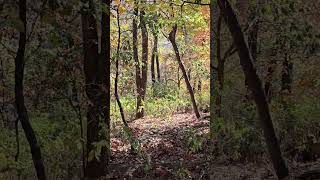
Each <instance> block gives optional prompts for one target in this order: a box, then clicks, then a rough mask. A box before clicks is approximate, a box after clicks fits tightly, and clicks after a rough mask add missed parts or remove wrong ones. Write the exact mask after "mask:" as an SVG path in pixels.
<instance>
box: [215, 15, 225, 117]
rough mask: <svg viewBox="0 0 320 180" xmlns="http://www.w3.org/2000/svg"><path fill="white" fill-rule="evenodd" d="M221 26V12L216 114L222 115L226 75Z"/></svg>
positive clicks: (218, 41)
mask: <svg viewBox="0 0 320 180" xmlns="http://www.w3.org/2000/svg"><path fill="white" fill-rule="evenodd" d="M221 27H222V14H221V13H220V15H219V18H218V22H217V47H216V48H217V62H218V65H217V90H216V91H217V94H216V115H217V116H218V117H221V116H222V115H221V110H222V107H221V103H222V89H223V75H224V60H223V59H222V57H221Z"/></svg>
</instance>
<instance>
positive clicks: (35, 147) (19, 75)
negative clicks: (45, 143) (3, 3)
mask: <svg viewBox="0 0 320 180" xmlns="http://www.w3.org/2000/svg"><path fill="white" fill-rule="evenodd" d="M26 6H27V5H26V0H19V18H20V20H21V21H22V22H23V25H24V30H23V31H21V32H20V35H19V47H18V51H17V55H16V57H15V91H14V92H15V104H16V108H17V113H18V121H20V123H21V126H22V128H23V130H24V133H25V135H26V138H27V140H28V143H29V146H30V149H31V154H32V160H33V164H34V167H35V169H36V173H37V177H38V179H40V180H45V179H47V177H46V173H45V167H44V164H43V159H42V155H41V150H40V146H39V144H38V141H37V138H36V135H35V133H34V131H33V128H32V126H31V123H30V121H29V116H28V112H27V108H26V106H25V104H24V93H23V78H24V65H25V48H26V43H27V42H26V41H27V38H26V30H27V20H26V11H27V10H26Z"/></svg>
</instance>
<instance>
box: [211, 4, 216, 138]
mask: <svg viewBox="0 0 320 180" xmlns="http://www.w3.org/2000/svg"><path fill="white" fill-rule="evenodd" d="M216 10H217V8H216V2H215V1H214V0H211V1H210V137H211V138H213V132H214V118H215V98H214V97H215V82H216V77H215V74H216V68H215V67H214V61H215V33H214V31H215V28H216V26H215V21H214V17H215V16H214V12H215V11H216Z"/></svg>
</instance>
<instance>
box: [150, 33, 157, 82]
mask: <svg viewBox="0 0 320 180" xmlns="http://www.w3.org/2000/svg"><path fill="white" fill-rule="evenodd" d="M157 38H158V37H157V35H156V34H155V33H153V50H152V55H151V65H150V72H151V81H152V87H153V88H154V84H155V83H156V74H155V67H154V66H155V59H156V48H157V45H158V44H157V43H158V42H157Z"/></svg>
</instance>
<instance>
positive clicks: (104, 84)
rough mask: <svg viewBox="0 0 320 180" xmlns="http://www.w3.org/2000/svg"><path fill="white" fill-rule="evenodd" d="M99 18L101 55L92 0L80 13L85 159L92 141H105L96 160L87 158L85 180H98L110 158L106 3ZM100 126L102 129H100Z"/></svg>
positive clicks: (89, 151)
mask: <svg viewBox="0 0 320 180" xmlns="http://www.w3.org/2000/svg"><path fill="white" fill-rule="evenodd" d="M102 3H104V4H105V5H106V7H107V8H108V9H107V10H106V12H103V13H102V17H101V27H102V29H101V53H100V54H99V50H98V49H99V48H98V42H99V41H98V33H97V24H96V19H95V17H94V5H93V1H89V7H88V9H84V10H82V14H81V20H82V33H83V48H84V49H83V51H84V63H83V64H84V73H85V90H86V94H87V96H88V99H89V101H90V103H89V107H88V111H87V158H88V157H89V154H90V153H92V152H94V151H95V146H94V143H95V142H102V141H105V144H104V146H103V147H102V149H101V153H100V155H99V160H98V159H96V158H93V159H87V161H88V162H87V165H86V171H85V178H88V179H98V178H101V177H103V176H105V175H106V174H107V166H108V163H109V158H110V14H109V13H110V11H109V10H110V9H109V8H110V1H109V0H103V1H102ZM101 124H103V125H104V126H102V127H101Z"/></svg>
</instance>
